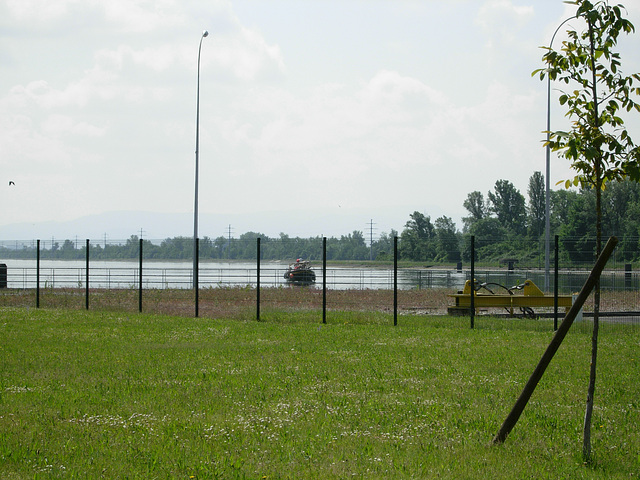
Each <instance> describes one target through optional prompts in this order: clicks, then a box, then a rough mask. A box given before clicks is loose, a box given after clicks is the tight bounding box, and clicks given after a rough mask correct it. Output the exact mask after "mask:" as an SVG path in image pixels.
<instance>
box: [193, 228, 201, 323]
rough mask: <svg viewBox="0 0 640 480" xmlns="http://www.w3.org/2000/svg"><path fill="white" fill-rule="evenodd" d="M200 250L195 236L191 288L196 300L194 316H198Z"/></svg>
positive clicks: (198, 241)
mask: <svg viewBox="0 0 640 480" xmlns="http://www.w3.org/2000/svg"><path fill="white" fill-rule="evenodd" d="M199 252H200V239H199V238H196V239H195V242H194V252H193V258H194V262H193V290H194V294H195V302H196V311H195V316H196V318H198V314H199V312H198V306H199V305H198V301H199V298H198V294H199V287H198V269H199V268H200V267H199V263H200V262H199V258H200V255H199Z"/></svg>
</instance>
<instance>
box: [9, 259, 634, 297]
mask: <svg viewBox="0 0 640 480" xmlns="http://www.w3.org/2000/svg"><path fill="white" fill-rule="evenodd" d="M1 263H5V264H6V265H7V283H8V285H7V286H8V287H9V288H35V287H36V285H37V281H38V275H37V268H36V261H35V260H9V261H2V262H1ZM287 266H288V265H287V264H286V263H283V262H262V263H261V264H260V285H261V287H278V286H284V285H288V284H287V282H286V281H285V279H284V273H285V271H286V270H287ZM313 269H314V271H315V272H316V276H317V280H316V284H315V287H316V288H318V287H322V284H323V278H322V265H321V264H318V265H315V264H314V265H313ZM588 273H589V272H587V271H563V272H561V274H560V276H559V281H558V285H559V290H560V293H575V292H577V291H579V290H580V288H581V287H582V285H583V284H584V281H585V280H586V278H587V276H588ZM86 274H87V272H86V262H85V261H79V260H41V261H40V275H39V277H40V278H39V285H40V287H41V288H43V287H44V288H47V287H51V288H62V287H85V283H86ZM475 276H476V279H477V280H478V281H479V282H490V283H497V284H500V285H504V286H506V287H512V286H515V285H519V284H522V283H523V282H524V281H525V280H527V279H530V280H532V281H533V282H534V283H535V284H536V285H538V286H539V287H540V288H541V289H544V288H543V287H544V272H543V271H541V270H515V271H509V270H507V269H504V268H503V269H493V270H476V272H475ZM393 277H394V275H393V269H392V268H388V267H386V268H383V267H342V266H331V267H327V279H326V281H327V288H330V289H337V290H343V289H393V285H394V278H393ZM552 277H553V275H552ZM468 278H470V271H469V269H468V268H467V269H464V270H462V271H457V270H455V269H451V268H449V269H445V268H443V269H434V268H428V269H419V268H411V269H399V270H398V289H400V290H409V289H422V288H448V289H455V290H458V289H462V288H463V286H464V283H465V281H466V280H467V279H468ZM601 282H602V286H603V288H611V289H625V290H629V289H635V290H637V289H638V288H639V284H640V279H639V278H638V273H637V272H634V273H631V272H627V273H625V272H605V273H604V274H603V276H602V279H601ZM198 283H199V286H200V287H201V288H208V287H227V286H247V285H249V286H255V285H256V284H257V265H256V263H249V262H208V261H204V262H201V263H200V266H199V276H198ZM551 283H553V278H551ZM139 285H140V265H139V262H137V261H91V262H90V264H89V286H90V287H91V288H137V287H138V286H139ZM142 286H143V288H191V287H192V286H193V263H192V262H180V261H175V262H167V261H151V260H147V261H145V262H144V263H143V266H142Z"/></svg>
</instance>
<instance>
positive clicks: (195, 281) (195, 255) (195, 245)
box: [193, 30, 209, 317]
mask: <svg viewBox="0 0 640 480" xmlns="http://www.w3.org/2000/svg"><path fill="white" fill-rule="evenodd" d="M207 35H209V32H208V31H206V30H205V31H204V32H202V36H201V37H200V45H198V84H197V90H196V186H195V200H194V207H193V289H194V291H195V295H196V317H197V316H198V168H199V164H198V147H199V143H200V52H201V50H202V40H203V39H204V37H206V36H207Z"/></svg>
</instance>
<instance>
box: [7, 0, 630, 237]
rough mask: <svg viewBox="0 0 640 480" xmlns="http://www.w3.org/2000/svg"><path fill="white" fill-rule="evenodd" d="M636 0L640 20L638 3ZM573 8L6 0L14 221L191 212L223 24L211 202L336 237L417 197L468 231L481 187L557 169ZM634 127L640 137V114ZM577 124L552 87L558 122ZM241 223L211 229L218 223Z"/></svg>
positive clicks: (418, 205) (212, 107)
mask: <svg viewBox="0 0 640 480" xmlns="http://www.w3.org/2000/svg"><path fill="white" fill-rule="evenodd" d="M623 3H627V4H628V5H627V9H628V17H629V18H630V20H631V21H632V22H633V23H634V24H635V25H636V26H637V27H638V28H640V5H639V3H640V2H637V1H635V0H634V1H627V2H623ZM574 8H575V7H572V6H570V5H565V4H564V3H563V2H562V1H561V0H475V1H472V0H469V1H465V0H447V1H443V0H437V1H435V0H434V1H431V0H366V1H365V0H268V1H267V0H233V1H228V0H208V1H206V2H205V1H202V0H0V65H1V70H0V71H1V75H0V203H1V205H2V209H1V210H0V231H1V228H2V226H3V225H4V226H6V225H9V224H13V223H24V222H26V223H30V224H34V225H35V224H38V223H39V222H46V221H51V220H57V221H68V220H73V219H76V218H78V217H82V216H85V215H92V214H99V213H104V212H113V211H129V210H132V211H149V212H167V213H184V214H185V216H188V215H191V216H192V215H193V203H194V167H195V155H194V150H195V117H196V115H195V114H196V83H197V82H196V78H197V55H198V44H199V42H200V39H201V35H202V31H203V30H205V29H207V30H208V31H209V36H208V37H207V38H205V39H204V40H203V43H202V57H201V80H200V200H199V209H200V212H201V213H202V214H203V215H206V214H224V215H227V218H230V219H231V220H229V222H233V218H234V217H233V216H234V215H238V218H243V219H247V218H250V216H247V214H257V215H258V216H261V215H264V216H266V215H269V216H270V218H271V217H272V216H273V215H276V216H277V218H280V217H279V216H281V218H282V223H281V224H278V225H274V231H269V232H264V233H267V234H268V235H274V236H275V235H277V233H278V232H280V231H284V232H285V233H290V234H295V235H301V236H315V235H318V234H320V233H325V234H326V233H327V232H329V233H331V234H333V232H331V223H332V220H331V219H332V218H333V216H334V215H335V218H338V217H339V216H340V215H344V214H345V213H349V212H352V213H357V215H361V216H362V220H361V222H360V223H357V224H354V225H353V227H352V228H351V229H350V230H347V231H345V232H342V233H345V234H346V233H349V232H350V231H352V230H355V229H358V230H365V228H366V222H368V221H370V220H373V222H375V223H376V229H377V230H378V231H379V232H381V231H386V232H388V231H390V229H391V228H395V229H397V230H400V231H401V230H402V227H403V226H404V224H405V222H406V221H407V220H408V219H409V214H410V213H412V212H413V211H415V210H417V211H420V212H422V213H424V214H426V215H429V216H431V219H432V221H433V220H435V219H436V218H437V217H439V216H442V215H446V216H449V217H451V218H453V220H454V221H455V222H456V224H457V226H458V228H460V229H461V228H462V225H461V222H460V218H461V217H462V216H465V213H466V212H465V210H464V208H463V206H462V203H463V201H464V200H465V198H466V196H467V194H468V193H469V192H471V191H474V190H479V191H481V192H483V193H484V194H485V195H486V193H487V191H489V190H492V189H493V186H494V184H495V182H496V180H498V179H506V180H509V181H511V182H512V183H514V184H515V186H516V187H517V188H518V189H520V191H521V193H522V194H523V195H525V196H526V195H527V192H526V190H527V184H528V179H529V177H530V176H531V175H532V174H533V172H534V171H536V170H538V171H541V172H543V173H544V169H545V153H544V149H543V148H542V143H541V141H542V140H543V138H544V134H543V133H541V132H542V131H543V130H544V129H545V125H546V83H544V82H541V81H540V80H539V79H538V78H537V77H533V78H532V77H531V72H532V71H533V70H534V69H536V68H540V67H541V66H542V62H541V57H542V54H543V51H542V50H541V49H540V48H539V47H540V46H541V45H547V44H548V43H549V41H550V39H551V36H552V34H553V32H554V30H555V29H556V27H557V26H558V25H559V24H560V23H561V22H562V21H563V20H564V19H565V18H567V17H569V16H572V15H573V14H574V11H575V10H574ZM569 25H573V26H575V28H579V27H580V24H579V23H577V21H575V20H574V21H573V22H572V23H569ZM562 31H564V29H563V30H562ZM561 40H562V37H561V36H558V37H557V38H556V40H555V43H554V46H556V47H559V46H560V41H561ZM619 50H620V51H621V52H622V59H623V68H624V71H625V72H626V73H627V74H630V73H635V72H638V71H640V55H639V54H638V52H640V34H635V35H632V36H626V37H625V38H623V40H622V42H621V44H620V46H619ZM555 87H556V88H560V87H561V86H560V85H557V86H555ZM556 96H557V94H555V93H554V99H555V97H556ZM628 125H629V126H630V127H631V132H630V133H631V134H632V136H634V134H635V136H634V138H636V141H640V131H639V128H638V125H640V123H639V122H637V121H634V122H633V123H629V122H628ZM566 126H567V121H566V120H565V119H564V118H563V111H562V110H561V107H560V106H559V105H558V103H557V101H555V100H554V101H552V128H554V129H560V128H565V127H566ZM551 169H552V173H551V183H552V186H554V188H556V187H555V183H556V182H557V181H558V180H562V179H566V178H568V177H569V176H570V175H571V174H570V171H569V169H568V166H567V162H566V161H565V160H561V159H557V158H556V156H555V155H553V156H552V164H551ZM9 181H13V182H15V185H12V186H9V185H8V182H9ZM302 211H307V212H308V214H309V216H310V217H311V218H312V219H313V217H314V216H316V215H317V216H318V230H317V231H310V230H309V229H308V228H306V229H305V231H296V229H295V228H294V227H291V228H288V227H287V225H292V223H293V222H292V218H295V217H296V216H298V215H300V214H301V212H302ZM354 218H355V217H354ZM357 218H359V217H357ZM275 223H277V222H275ZM226 228H227V225H226V224H224V225H201V227H200V232H201V235H200V236H205V235H207V236H211V237H216V236H218V235H220V234H224V232H225V230H226ZM234 230H235V233H236V234H239V233H243V232H244V231H249V230H256V229H254V228H252V226H251V225H247V224H242V225H234ZM105 232H106V233H108V232H109V226H105ZM75 233H79V234H82V232H75ZM132 233H135V232H132ZM151 233H152V234H153V232H151ZM191 233H192V232H191ZM191 233H190V232H189V231H185V232H175V233H174V235H181V234H183V235H190V234H191ZM163 234H164V232H163Z"/></svg>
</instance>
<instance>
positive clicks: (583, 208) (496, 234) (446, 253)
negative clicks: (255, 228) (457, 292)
mask: <svg viewBox="0 0 640 480" xmlns="http://www.w3.org/2000/svg"><path fill="white" fill-rule="evenodd" d="M602 198H603V202H602V208H603V232H604V234H605V235H607V236H609V235H616V236H618V238H619V239H620V246H619V247H618V252H617V255H618V256H617V258H618V259H619V260H620V261H625V262H637V261H640V248H639V247H640V243H639V235H640V185H639V184H637V183H635V182H632V181H617V182H611V183H609V184H607V188H606V190H605V191H604V192H603V194H602ZM594 205H595V193H594V191H593V190H591V189H588V188H582V189H569V190H564V189H562V190H552V191H551V196H550V224H551V235H556V234H557V235H559V237H560V244H561V249H560V251H561V256H562V257H561V260H562V262H563V264H565V265H566V264H580V263H585V262H586V263H588V262H592V261H593V260H594V256H595V246H596V244H595V235H594V233H593V225H594V222H595V215H596V214H595V208H594ZM463 206H464V208H465V210H466V211H467V214H468V215H467V216H466V217H464V218H463V219H462V221H463V225H462V228H461V229H459V228H458V227H457V226H456V224H455V223H454V222H453V220H452V219H451V218H449V217H447V216H441V217H439V218H436V219H435V220H434V221H432V220H431V217H430V216H429V215H427V214H425V213H421V212H418V211H415V212H413V213H411V214H410V215H409V220H408V221H407V222H406V223H405V225H404V228H403V230H402V232H401V233H398V232H397V231H395V230H393V229H392V230H391V231H390V232H388V233H387V232H383V233H382V234H381V235H379V236H378V237H377V238H376V239H371V238H367V237H366V236H365V235H364V234H363V232H362V231H359V230H354V231H353V232H352V233H350V234H347V235H342V236H340V237H339V238H338V237H330V238H327V259H328V260H359V261H365V260H379V261H389V260H392V259H393V251H394V238H395V237H396V236H398V258H399V259H400V260H406V261H414V262H426V263H429V264H455V263H457V262H461V261H462V262H468V261H469V260H470V248H469V246H470V237H471V236H472V235H473V236H474V237H475V246H476V256H477V257H476V258H477V259H480V260H481V261H483V262H487V263H494V264H496V263H498V262H500V261H501V260H505V259H511V260H515V261H518V262H519V264H520V265H531V264H535V265H537V264H539V259H540V258H541V255H542V254H543V253H542V252H543V251H544V243H543V242H544V235H545V182H544V177H543V175H542V174H541V173H540V172H534V173H533V175H532V176H531V177H530V179H529V183H528V188H527V197H525V196H524V195H523V194H522V193H521V192H520V191H519V190H518V189H517V188H516V187H515V186H514V185H513V184H512V183H511V182H510V181H508V180H503V179H501V180H498V181H496V183H495V185H494V188H493V190H491V191H489V192H487V193H486V195H485V194H483V193H482V192H480V191H473V192H471V193H469V194H468V195H467V198H466V199H465V200H464V202H463ZM257 238H260V239H261V257H262V259H264V260H292V259H295V258H299V257H302V258H307V259H310V260H316V261H317V260H320V259H322V237H319V236H318V237H311V238H301V237H290V236H289V235H287V234H285V233H280V235H279V236H278V237H268V236H267V235H264V234H262V233H259V232H247V233H244V234H242V235H240V237H239V238H235V239H233V238H232V239H229V238H225V237H223V236H220V237H217V238H209V237H204V238H202V239H200V240H199V248H200V259H202V260H225V259H229V260H254V259H255V258H256V239H257ZM139 248H140V242H139V237H138V236H136V235H132V236H131V237H130V238H129V239H128V240H127V241H126V242H125V243H124V244H99V243H92V244H90V246H89V249H90V250H89V255H90V257H91V258H92V259H94V260H120V259H122V260H126V259H135V258H138V256H139ZM40 256H41V258H42V259H65V260H80V259H84V258H85V257H86V246H85V245H84V244H83V245H81V246H77V245H76V244H75V243H74V242H73V241H71V240H65V241H64V242H62V243H61V244H60V243H59V242H54V243H53V245H52V246H51V247H50V248H45V249H42V250H41V252H40ZM143 256H144V258H146V259H158V260H163V259H166V260H189V259H192V258H193V238H192V237H181V236H179V237H173V238H167V239H165V240H162V242H160V243H159V244H158V243H153V242H151V241H149V240H143ZM0 257H1V258H35V246H25V247H23V248H22V249H17V250H16V249H11V248H8V247H6V246H3V247H0Z"/></svg>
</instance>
